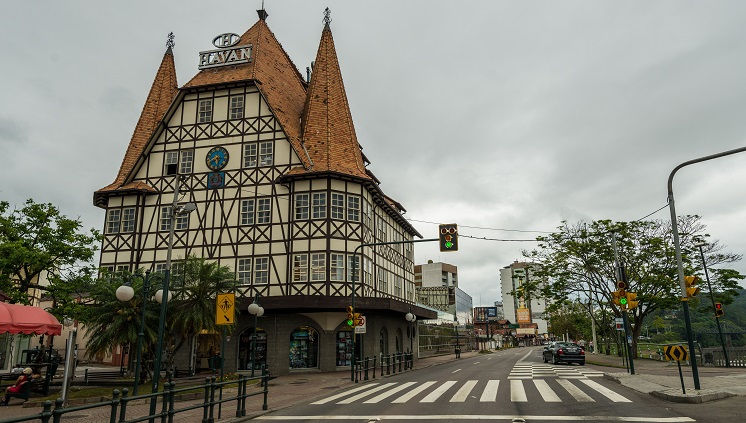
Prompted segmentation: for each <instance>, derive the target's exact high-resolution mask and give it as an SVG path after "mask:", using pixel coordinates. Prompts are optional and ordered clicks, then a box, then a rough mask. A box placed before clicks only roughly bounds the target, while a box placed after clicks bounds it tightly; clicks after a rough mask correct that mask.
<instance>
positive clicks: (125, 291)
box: [116, 270, 163, 395]
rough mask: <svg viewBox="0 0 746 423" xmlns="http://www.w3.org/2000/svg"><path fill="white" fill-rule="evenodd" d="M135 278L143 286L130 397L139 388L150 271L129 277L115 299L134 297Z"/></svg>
mask: <svg viewBox="0 0 746 423" xmlns="http://www.w3.org/2000/svg"><path fill="white" fill-rule="evenodd" d="M133 276H136V277H139V278H142V280H143V284H142V306H141V308H142V312H141V314H140V331H139V332H138V333H137V359H136V361H135V386H134V387H133V389H132V395H137V389H138V387H139V386H140V365H141V363H142V340H143V338H144V337H145V310H146V308H147V301H148V292H149V290H150V270H148V271H146V272H145V277H143V276H142V275H139V274H134V275H131V276H130V280H129V281H128V282H127V283H126V284H124V285H122V286H120V287H119V288H117V292H116V295H117V299H118V300H119V301H122V302H127V301H130V300H131V299H132V298H134V297H135V290H134V289H133V288H132V277H133ZM158 291H159V292H161V295H159V296H158V297H157V300H158V302H159V303H160V302H161V301H162V300H163V291H162V290H158Z"/></svg>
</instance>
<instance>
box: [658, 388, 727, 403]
mask: <svg viewBox="0 0 746 423" xmlns="http://www.w3.org/2000/svg"><path fill="white" fill-rule="evenodd" d="M650 395H652V396H654V397H657V398H661V399H664V400H666V401H670V402H679V403H688V404H701V403H703V402H710V401H716V400H719V399H723V398H730V397H734V396H736V395H734V394H731V393H730V392H721V391H705V390H700V391H699V392H697V393H694V394H683V393H680V392H679V391H677V390H673V389H666V390H662V391H653V392H651V393H650Z"/></svg>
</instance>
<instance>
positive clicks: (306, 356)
mask: <svg viewBox="0 0 746 423" xmlns="http://www.w3.org/2000/svg"><path fill="white" fill-rule="evenodd" d="M318 352H319V336H318V333H317V332H316V329H314V328H312V327H310V326H300V327H297V328H296V329H295V330H294V331H293V332H292V333H291V334H290V357H289V358H290V368H291V369H309V368H316V367H319V359H318V357H319V354H318Z"/></svg>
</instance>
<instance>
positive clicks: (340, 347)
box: [337, 330, 352, 366]
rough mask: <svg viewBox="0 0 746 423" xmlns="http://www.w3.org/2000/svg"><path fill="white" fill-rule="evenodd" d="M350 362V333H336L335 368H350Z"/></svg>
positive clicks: (348, 331) (342, 331)
mask: <svg viewBox="0 0 746 423" xmlns="http://www.w3.org/2000/svg"><path fill="white" fill-rule="evenodd" d="M351 360H352V331H350V330H341V331H339V332H337V366H350V365H351V363H350V361H351Z"/></svg>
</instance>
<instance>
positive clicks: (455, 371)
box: [451, 369, 461, 373]
mask: <svg viewBox="0 0 746 423" xmlns="http://www.w3.org/2000/svg"><path fill="white" fill-rule="evenodd" d="M460 371H461V369H456V370H454V371H452V372H451V373H458V372H460Z"/></svg>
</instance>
